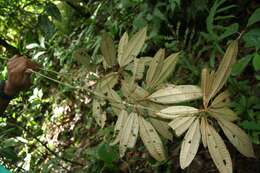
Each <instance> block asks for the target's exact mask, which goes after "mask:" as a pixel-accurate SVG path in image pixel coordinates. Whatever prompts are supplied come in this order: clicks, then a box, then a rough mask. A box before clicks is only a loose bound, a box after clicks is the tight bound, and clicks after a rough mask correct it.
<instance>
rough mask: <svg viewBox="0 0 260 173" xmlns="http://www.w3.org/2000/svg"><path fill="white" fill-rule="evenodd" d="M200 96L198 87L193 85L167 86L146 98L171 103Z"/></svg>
mask: <svg viewBox="0 0 260 173" xmlns="http://www.w3.org/2000/svg"><path fill="white" fill-rule="evenodd" d="M201 97H202V92H201V89H200V87H198V86H195V85H178V86H168V87H166V88H162V89H159V90H158V91H156V92H154V93H153V94H151V95H150V96H149V97H148V99H149V100H151V101H154V102H157V103H162V104H172V103H180V102H185V101H191V100H195V99H198V98H201Z"/></svg>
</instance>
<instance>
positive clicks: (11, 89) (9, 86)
mask: <svg viewBox="0 0 260 173" xmlns="http://www.w3.org/2000/svg"><path fill="white" fill-rule="evenodd" d="M38 68H39V65H37V64H36V63H34V62H32V61H30V60H29V59H27V58H26V57H24V56H15V57H13V58H11V59H10V60H9V61H8V63H7V71H8V75H7V80H6V81H5V82H4V86H3V88H2V91H1V92H2V95H3V96H2V97H0V115H2V114H3V113H4V111H5V109H6V107H7V106H8V104H9V102H10V100H11V98H12V97H15V96H16V95H18V94H19V92H21V91H23V90H26V89H28V88H29V87H30V86H31V80H30V73H29V72H28V69H32V70H37V69H38Z"/></svg>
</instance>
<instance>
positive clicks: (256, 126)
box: [240, 121, 260, 131]
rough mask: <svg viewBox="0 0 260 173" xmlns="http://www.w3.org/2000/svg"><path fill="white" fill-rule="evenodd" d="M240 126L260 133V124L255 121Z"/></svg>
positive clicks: (245, 122) (244, 122)
mask: <svg viewBox="0 0 260 173" xmlns="http://www.w3.org/2000/svg"><path fill="white" fill-rule="evenodd" d="M240 125H241V127H243V129H246V130H254V131H260V123H257V122H255V121H243V122H242V123H241V124H240Z"/></svg>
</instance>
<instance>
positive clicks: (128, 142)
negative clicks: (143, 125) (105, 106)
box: [119, 112, 139, 157]
mask: <svg viewBox="0 0 260 173" xmlns="http://www.w3.org/2000/svg"><path fill="white" fill-rule="evenodd" d="M138 131H139V122H138V115H137V114H136V113H133V112H132V113H130V115H129V116H128V118H127V120H126V123H125V125H124V127H123V129H122V133H121V136H120V143H119V152H120V157H123V156H124V154H125V151H126V149H127V148H133V147H134V145H135V143H136V140H137V137H138Z"/></svg>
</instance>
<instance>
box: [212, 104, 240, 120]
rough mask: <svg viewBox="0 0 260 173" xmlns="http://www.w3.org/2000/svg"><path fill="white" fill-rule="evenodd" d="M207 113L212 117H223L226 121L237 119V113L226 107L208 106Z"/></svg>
mask: <svg viewBox="0 0 260 173" xmlns="http://www.w3.org/2000/svg"><path fill="white" fill-rule="evenodd" d="M208 113H209V114H210V115H211V116H212V117H214V118H218V117H220V118H224V119H226V120H228V121H235V120H237V119H238V117H237V114H236V113H235V112H234V111H232V110H231V109H230V108H228V107H221V108H210V109H208Z"/></svg>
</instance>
